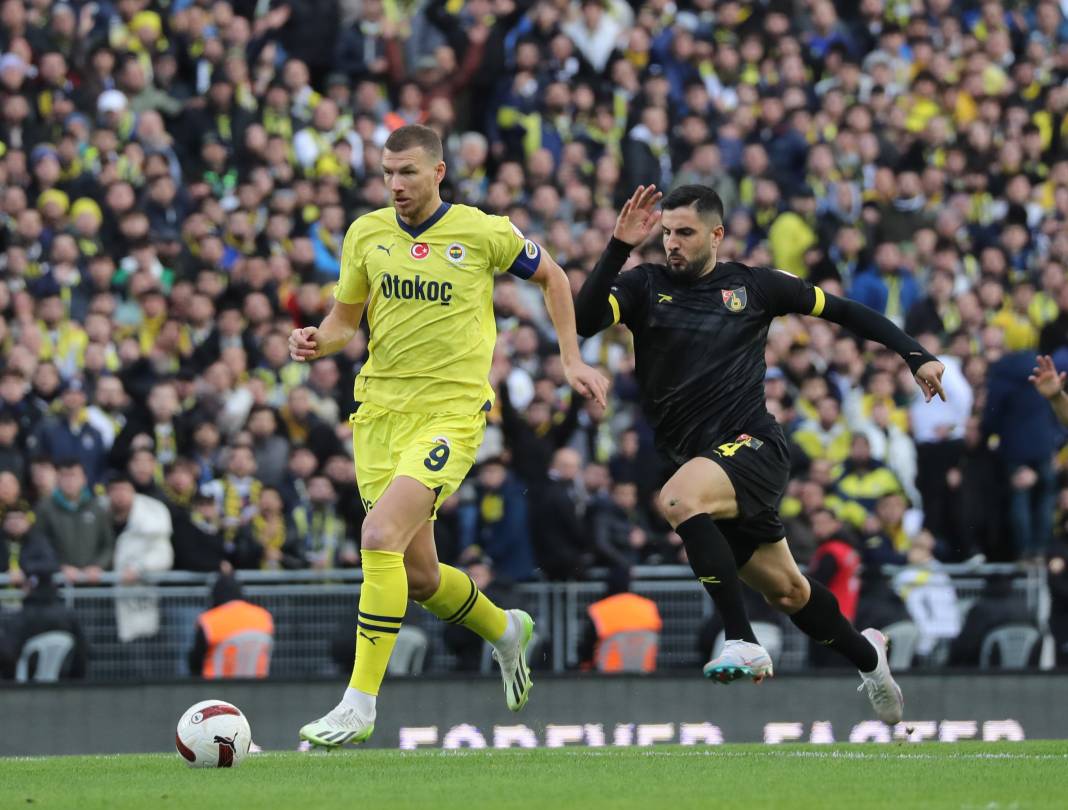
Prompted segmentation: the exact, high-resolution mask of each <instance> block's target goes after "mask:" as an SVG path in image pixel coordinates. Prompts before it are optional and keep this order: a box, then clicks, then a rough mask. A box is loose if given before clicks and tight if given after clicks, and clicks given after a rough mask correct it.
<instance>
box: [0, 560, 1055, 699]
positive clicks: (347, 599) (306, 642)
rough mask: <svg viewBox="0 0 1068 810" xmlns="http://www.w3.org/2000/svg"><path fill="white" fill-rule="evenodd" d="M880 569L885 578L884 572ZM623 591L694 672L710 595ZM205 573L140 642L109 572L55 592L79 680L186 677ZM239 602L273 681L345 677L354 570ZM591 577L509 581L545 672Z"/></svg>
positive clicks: (305, 577)
mask: <svg viewBox="0 0 1068 810" xmlns="http://www.w3.org/2000/svg"><path fill="white" fill-rule="evenodd" d="M946 571H947V573H949V574H950V575H951V576H952V579H953V584H954V586H955V587H956V590H957V595H958V600H959V606H960V610H961V613H962V615H963V614H964V613H966V611H967V609H968V607H970V605H971V604H972V603H973V602H974V600H975V599H976V598H978V596H979V594H980V593H981V592H982V590H983V587H984V585H985V582H986V580H985V577H986V576H988V575H991V574H1005V573H1013V574H1015V577H1014V579H1013V588H1014V589H1015V590H1016V592H1017V593H1019V594H1020V596H1021V597H1022V599H1023V600H1024V602H1025V603H1026V605H1027V607H1028V610H1029V611H1030V612H1031V613H1032V615H1033V616H1034V618H1035V620H1036V622H1038V624H1039V626H1040V627H1044V625H1045V620H1046V617H1047V615H1048V614H1047V611H1048V595H1047V591H1046V588H1045V580H1044V578H1043V577H1042V576H1041V574H1040V573H1039V572H1037V571H1034V570H1031V571H1024V572H1021V571H1020V569H1019V568H1018V567H1016V566H1006V565H986V566H956V567H953V566H947V567H946ZM888 573H889V572H888ZM635 575H636V576H635V578H634V580H633V583H632V588H633V590H634V591H635V592H636V593H639V594H641V595H643V596H647V597H649V598H651V599H653V600H654V601H655V602H656V603H657V606H658V607H659V610H660V613H661V615H662V617H663V622H664V624H663V631H662V633H661V640H660V654H659V659H658V666H659V667H660V668H662V669H673V668H686V667H697V666H699V665H700V664H701V663H703V661H702V657H701V653H700V651H699V646H698V635H699V632H700V629H701V626H702V624H703V622H705V621H706V620H707V619H709V618H710V617H711V615H712V613H713V606H712V602H711V600H710V599H709V598H708V597H707V596H706V595H705V592H704V590H703V588H702V587H701V586H700V584H699V583H697V582H695V581H694V580H693V578H692V574H691V573H690V571H689V569H688V568H685V567H683V566H670V567H668V566H664V567H655V568H639V569H637V570H636V571H635ZM213 578H214V577H213V575H205V574H194V573H185V572H166V573H163V574H159V575H157V576H155V577H153V578H152V580H151V581H150V582H149V583H146V585H145V586H144V590H148V591H150V592H151V593H153V594H154V595H155V596H156V597H157V598H158V600H159V611H160V619H161V622H160V631H159V633H158V634H157V635H156V636H155V637H153V638H150V639H141V640H137V641H134V642H130V643H123V642H120V641H119V639H118V635H117V632H116V624H115V600H116V597H117V596H119V595H122V594H128V593H129V591H128V590H125V589H118V588H114V587H112V585H113V584H115V583H116V582H117V577H116V575H115V574H113V573H108V574H105V575H104V578H103V580H102V582H101V583H100V584H98V585H94V586H77V587H74V586H69V585H64V586H62V587H61V588H60V594H61V597H62V598H63V599H64V600H65V602H66V604H67V605H68V606H69V607H71V608H72V609H73V610H74V611H75V612H76V614H77V615H78V618H79V620H80V621H81V624H82V627H83V630H84V632H85V636H86V640H87V641H88V644H89V647H90V665H89V677H90V678H92V679H93V680H109V681H113V680H126V679H139V680H140V679H143V680H154V679H163V678H174V677H175V676H182V675H187V674H188V666H187V664H186V658H187V654H188V651H189V649H190V647H191V646H192V642H193V637H194V633H195V627H196V619H197V616H198V615H199V613H200V612H201V611H203V610H205V609H206V608H207V607H208V594H209V591H210V584H211V582H212V581H213ZM238 579H239V580H240V581H241V582H242V583H243V586H244V591H245V596H246V598H247V599H249V600H250V601H252V602H255V603H256V604H259V605H262V606H263V607H265V608H267V609H268V610H270V611H271V613H272V614H273V615H274V618H275V627H276V631H275V632H276V638H275V646H274V653H273V657H272V661H271V674H272V675H276V676H281V677H324V676H340V675H342V674H347V672H348V668H349V666H350V664H349V663H348V662H347V661H342V662H338V663H335V662H334V661H333V660H332V658H331V643H332V641H333V640H334V639H335V638H338V639H341V640H344V639H345V638H346V637H348V638H351V637H352V634H353V633H354V632H355V626H354V617H355V613H356V606H357V601H358V596H359V583H360V582H361V580H362V574H361V572H359V571H278V572H274V571H241V572H239V573H238ZM5 585H8V586H9V585H10V580H9V579H8V578H7V577H0V614H2V613H3V612H10V611H14V610H17V609H18V608H19V605H20V603H21V593H20V592H19V591H18V590H16V589H14V588H11V587H8V588H6V589H5V588H4V586H5ZM604 589H605V586H604V584H603V583H601V582H596V581H590V582H569V583H525V584H522V585H518V586H516V588H515V589H514V591H513V597H512V601H511V603H510V604H508V605H507V606H506V607H520V608H523V609H524V610H526V611H528V612H529V613H530V614H531V615H532V616H533V617H534V618H535V620H536V621H537V623H538V633H539V637H540V638H541V639H542V641H543V643H544V647H543V650H544V653H545V658H544V659H543V660H544V664H543V665H545V666H550V667H551V668H552V669H553V670H555V671H558V672H559V671H565V670H568V669H573V668H574V667H576V666H577V665H578V663H579V660H578V657H579V654H578V649H579V642H580V639H581V637H582V633H583V627H584V623H585V617H586V615H587V614H586V609H587V608H588V607H589V605H590V604H592V603H593V602H595V601H596V600H597V599H599V598H600V597H601V596H602V595H603V594H604ZM405 622H406V623H407V624H409V625H413V626H417V627H419V628H421V629H423V630H424V631H425V632H426V633H427V636H428V639H429V644H430V646H429V649H428V654H427V658H426V669H427V670H428V671H437V672H441V671H449V670H452V669H454V668H455V666H456V659H455V657H454V656H453V654H452V653H451V652H450V651H449V649H448V647H447V646H446V644H445V640H444V627H445V625H444V624H443V623H442V622H440V621H438V620H437V619H436V618H435V617H434V616H432V615H431V614H429V613H427V612H426V611H424V610H423V609H422V608H420V607H419V606H418V605H415V604H414V603H412V604H411V606H410V608H409V610H408V614H407V616H406V617H405ZM783 629H784V637H783V651H782V654H781V657H780V660H779V662H778V664H777V669H778V671H780V672H788V671H798V670H802V669H804V668H805V667H806V665H807V660H808V640H807V638H806V637H805V636H804V635H802V634H801V632H800V631H798V630H797V629H796V628H795V627H794V626H793V625H792V624H790V623H789V622H783Z"/></svg>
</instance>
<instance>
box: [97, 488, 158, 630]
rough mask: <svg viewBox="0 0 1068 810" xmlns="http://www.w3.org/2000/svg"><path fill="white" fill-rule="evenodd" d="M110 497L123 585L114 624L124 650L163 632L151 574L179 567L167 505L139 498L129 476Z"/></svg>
mask: <svg viewBox="0 0 1068 810" xmlns="http://www.w3.org/2000/svg"><path fill="white" fill-rule="evenodd" d="M107 494H108V505H109V513H110V516H111V525H112V531H113V533H114V535H115V557H114V567H115V571H116V572H117V573H118V575H119V583H120V590H119V591H118V593H117V594H116V598H115V623H116V625H117V627H118V635H119V641H121V642H123V643H124V644H125V643H128V642H131V641H135V640H137V639H141V638H152V637H153V636H155V635H156V634H157V633H158V632H159V627H160V616H159V598H158V596H157V595H156V594H155V592H154V591H152V590H151V589H150V588H147V587H145V582H146V580H148V579H150V578H151V575H152V574H155V573H159V572H161V571H169V570H170V569H171V565H172V564H173V562H174V549H173V547H172V545H171V534H172V528H171V516H170V513H169V512H168V511H167V507H166V506H165V505H164V504H163V503H161V502H160V501H158V500H156V499H155V498H150V497H148V496H147V495H140V494H138V492H137V490H136V489H134V485H133V482H132V481H131V480H130V479H129V478H128V477H126V476H124V475H121V474H120V475H115V476H112V478H111V479H110V480H109V481H108V485H107Z"/></svg>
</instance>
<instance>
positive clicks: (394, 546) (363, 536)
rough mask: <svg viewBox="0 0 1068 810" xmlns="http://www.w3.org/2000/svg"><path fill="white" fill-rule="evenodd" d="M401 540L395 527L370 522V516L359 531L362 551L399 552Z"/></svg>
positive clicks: (379, 522)
mask: <svg viewBox="0 0 1068 810" xmlns="http://www.w3.org/2000/svg"><path fill="white" fill-rule="evenodd" d="M401 541H402V538H401V536H400V532H399V531H397V529H396V527H395V526H393V525H392V524H390V523H386V522H384V521H377V520H372V519H371V517H370V515H368V517H367V519H366V520H364V522H363V527H362V528H361V529H360V548H362V549H363V550H364V551H400V550H401V548H402V542H401Z"/></svg>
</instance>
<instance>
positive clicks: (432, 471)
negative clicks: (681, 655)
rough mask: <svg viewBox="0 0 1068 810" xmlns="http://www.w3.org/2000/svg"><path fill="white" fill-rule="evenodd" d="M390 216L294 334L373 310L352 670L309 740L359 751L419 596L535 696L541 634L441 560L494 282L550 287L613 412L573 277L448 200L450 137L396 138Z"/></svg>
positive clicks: (358, 430) (354, 229) (341, 327)
mask: <svg viewBox="0 0 1068 810" xmlns="http://www.w3.org/2000/svg"><path fill="white" fill-rule="evenodd" d="M382 167H383V171H384V173H385V180H386V184H387V186H388V187H389V190H390V193H391V195H392V197H393V207H392V208H382V209H380V210H378V211H373V212H371V213H369V214H366V215H364V216H362V217H360V218H359V219H357V220H356V221H355V222H354V223H353V224H352V225H351V226H350V227H349V230H348V233H347V234H346V235H345V243H344V246H343V248H342V257H341V277H340V279H339V281H338V284H337V287H336V288H335V290H334V297H335V299H336V302H335V304H334V306H333V308H332V309H331V311H330V313H329V314H328V315H327V316H326V318H325V319H324V320H323V322H322V323H321V324H320V325H319V326H318V327H314V326H311V327H305V328H303V329H295V330H293V333H292V334H291V335H290V339H289V347H290V354H291V356H292V357H293V358H294V359H295V360H298V361H307V360H313V359H316V358H319V357H323V356H325V355H328V354H331V353H333V352H336V351H339V350H340V349H341V348H343V347H344V346H345V345H346V344H347V343H348V342H349V340H351V339H352V336H353V335H354V334H355V332H356V330H357V329H358V328H359V324H360V319H361V318H362V316H363V312H364V308H365V307H366V309H367V319H368V324H369V326H370V342H369V344H368V350H369V354H370V357H369V359H368V361H367V363H366V364H365V365H364V367H363V369H362V370H361V371H360V374H359V376H358V377H357V378H356V386H355V399H356V401H357V402H359V403H360V406H359V410H358V411H357V412H356V413H355V414H354V415H353V416H352V417H351V423H352V428H353V449H354V452H355V458H356V481H357V483H358V484H359V488H360V496H361V497H362V499H363V501H364V504H365V506H366V507H367V508H368V513H367V518H366V519H365V520H364V523H363V529H362V532H361V537H360V545H361V549H362V557H363V576H364V579H363V587H362V588H361V589H360V604H359V615H358V617H357V622H356V626H357V634H356V663H355V666H354V668H353V673H352V679H351V680H350V681H349V688H348V689H346V690H345V695H344V697H343V698H342V700H341V702H340V703H339V704H338V705H337V706H336V707H335V708H334V709H332V710H331V711H330V712H329V713H327V714H326V715H325V716H324V717H322V718H320V719H319V720H316V721H314V722H312V723H308V724H307V725H306V726H304V727H303V728H302V729H301V730H300V736H301V738H302V739H304V740H308V741H309V742H311V743H313V744H315V745H321V746H338V745H344V744H346V743H356V742H363V741H365V740H366V739H367V738H368V737H370V736H371V732H372V731H373V730H374V721H375V701H376V697H377V695H378V690H379V687H380V686H381V684H382V679H383V677H384V675H385V672H386V664H387V663H388V662H389V657H390V654H391V653H392V651H393V645H394V644H395V642H396V639H397V632H398V631H399V630H400V626H401V621H402V619H403V617H404V613H405V609H406V607H407V602H408V599H409V598H411V599H414V600H415V601H417V602H419V603H420V604H421V605H422V606H423V607H424V608H426V609H427V610H429V611H430V612H431V613H433V614H434V615H435V616H437V617H439V618H440V619H443V620H445V621H447V622H451V623H454V624H461V625H463V626H464V627H467V628H469V629H470V630H472V631H474V632H475V633H477V634H478V635H479V636H481V637H482V638H484V639H485V640H486V641H488V642H490V644H492V645H493V647H494V653H495V657H496V659H497V662H498V664H499V665H500V668H501V677H502V678H503V680H504V693H505V699H506V700H507V703H508V707H509V708H510V709H511V710H512V711H519V710H520V709H521V708H523V706H524V705H525V704H526V702H527V699H528V698H529V696H530V688H531V678H530V671H529V669H528V668H527V664H526V647H527V645H528V644H529V643H530V638H531V634H532V633H533V629H534V622H533V620H532V619H531V618H530V616H528V615H527V614H526V613H524V612H523V611H521V610H509V611H504V610H501V609H500V608H499V607H497V606H496V605H495V604H493V603H492V602H491V601H490V600H489V599H488V598H486V596H485V595H484V594H482V593H480V592H479V590H478V589H477V588H476V587H475V584H474V582H473V581H472V580H471V578H470V577H468V576H467V575H466V574H464V573H463V572H461V571H459V570H458V569H456V568H453V567H452V566H448V565H442V564H441V563H439V562H438V558H437V552H436V549H435V547H434V531H433V522H432V521H433V520H434V517H435V512H436V510H437V508H438V507H439V506H440V505H441V503H442V502H443V501H444V500H445V499H446V498H447V497H449V495H451V494H452V493H453V492H454V491H455V490H456V488H457V487H458V486H459V485H460V483H461V482H462V481H463V479H464V477H465V476H466V475H467V472H468V470H470V468H471V465H472V464H473V463H474V460H475V453H476V451H477V450H478V446H479V444H480V443H481V441H482V434H483V432H484V430H485V426H486V412H487V411H488V410H489V409H490V407H491V404H492V398H493V390H492V388H491V387H490V385H489V383H488V381H487V377H488V374H489V368H490V361H491V357H492V354H493V345H494V342H495V340H496V325H495V322H494V317H493V281H494V275H495V274H496V273H498V272H510V273H512V274H514V275H517V276H519V277H520V278H525V279H529V280H531V281H533V282H534V283H536V284H538V285H540V286H541V287H542V289H543V291H544V294H545V301H546V306H547V308H548V312H549V316H550V317H551V318H552V322H553V326H554V327H555V329H556V334H557V339H558V340H559V343H560V353H561V358H562V360H563V363H564V369H565V372H566V375H567V380H568V382H569V383H570V384H571V386H572V387H574V388H575V390H576V391H578V392H579V393H580V394H582V395H584V396H587V397H594V398H595V399H597V400H598V401H599V402H601V403H602V404H603V403H604V397H605V392H606V390H607V385H608V384H607V381H606V380H605V379H604V378H603V377H602V376H601V375H600V374H599V373H597V372H596V371H595V370H594V369H592V368H590V367H589V366H587V365H585V364H584V363H583V362H582V361H581V359H580V358H579V350H578V340H577V337H576V333H575V312H574V307H573V304H572V299H571V291H570V287H569V285H568V281H567V277H566V276H565V275H564V272H563V270H561V269H560V266H559V265H558V264H557V263H556V262H555V261H553V259H552V258H551V257H550V256H549V255H548V254H547V253H545V252H544V251H543V250H542V249H541V247H540V246H538V245H537V244H536V243H534V242H532V241H531V240H529V239H525V238H524V236H523V234H522V233H520V231H519V230H518V229H517V228H516V227H515V226H514V225H512V224H511V223H510V222H509V221H508V218H507V217H501V216H490V215H488V214H484V213H482V212H481V211H479V210H478V209H476V208H471V207H469V206H466V205H449V204H448V203H444V202H442V200H441V196H440V193H439V186H440V184H441V181H442V179H443V178H444V177H445V163H444V162H443V161H442V148H441V141H440V139H439V138H438V136H437V134H436V133H435V132H434V131H433V130H432V129H430V128H428V127H423V126H418V125H411V126H404V127H401V128H399V129H397V130H395V131H394V132H393V133H392V134H391V135H390V136H389V138H388V139H387V141H386V144H385V148H384V150H383V153H382Z"/></svg>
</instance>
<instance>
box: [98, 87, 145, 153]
mask: <svg viewBox="0 0 1068 810" xmlns="http://www.w3.org/2000/svg"><path fill="white" fill-rule="evenodd" d="M96 112H97V119H98V121H99V123H100V124H102V125H103V126H105V127H106V128H107V129H109V130H111V131H112V132H113V133H115V135H116V136H117V137H118V140H119V142H120V143H126V142H127V141H129V140H130V139H131V138H132V137H133V134H134V129H135V128H136V126H137V116H136V115H135V114H134V113H133V111H132V110H130V108H129V101H128V99H127V98H126V94H125V93H123V92H122V91H121V90H115V89H112V90H105V91H104V92H103V93H101V94H100V97H99V98H98V99H97V101H96Z"/></svg>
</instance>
